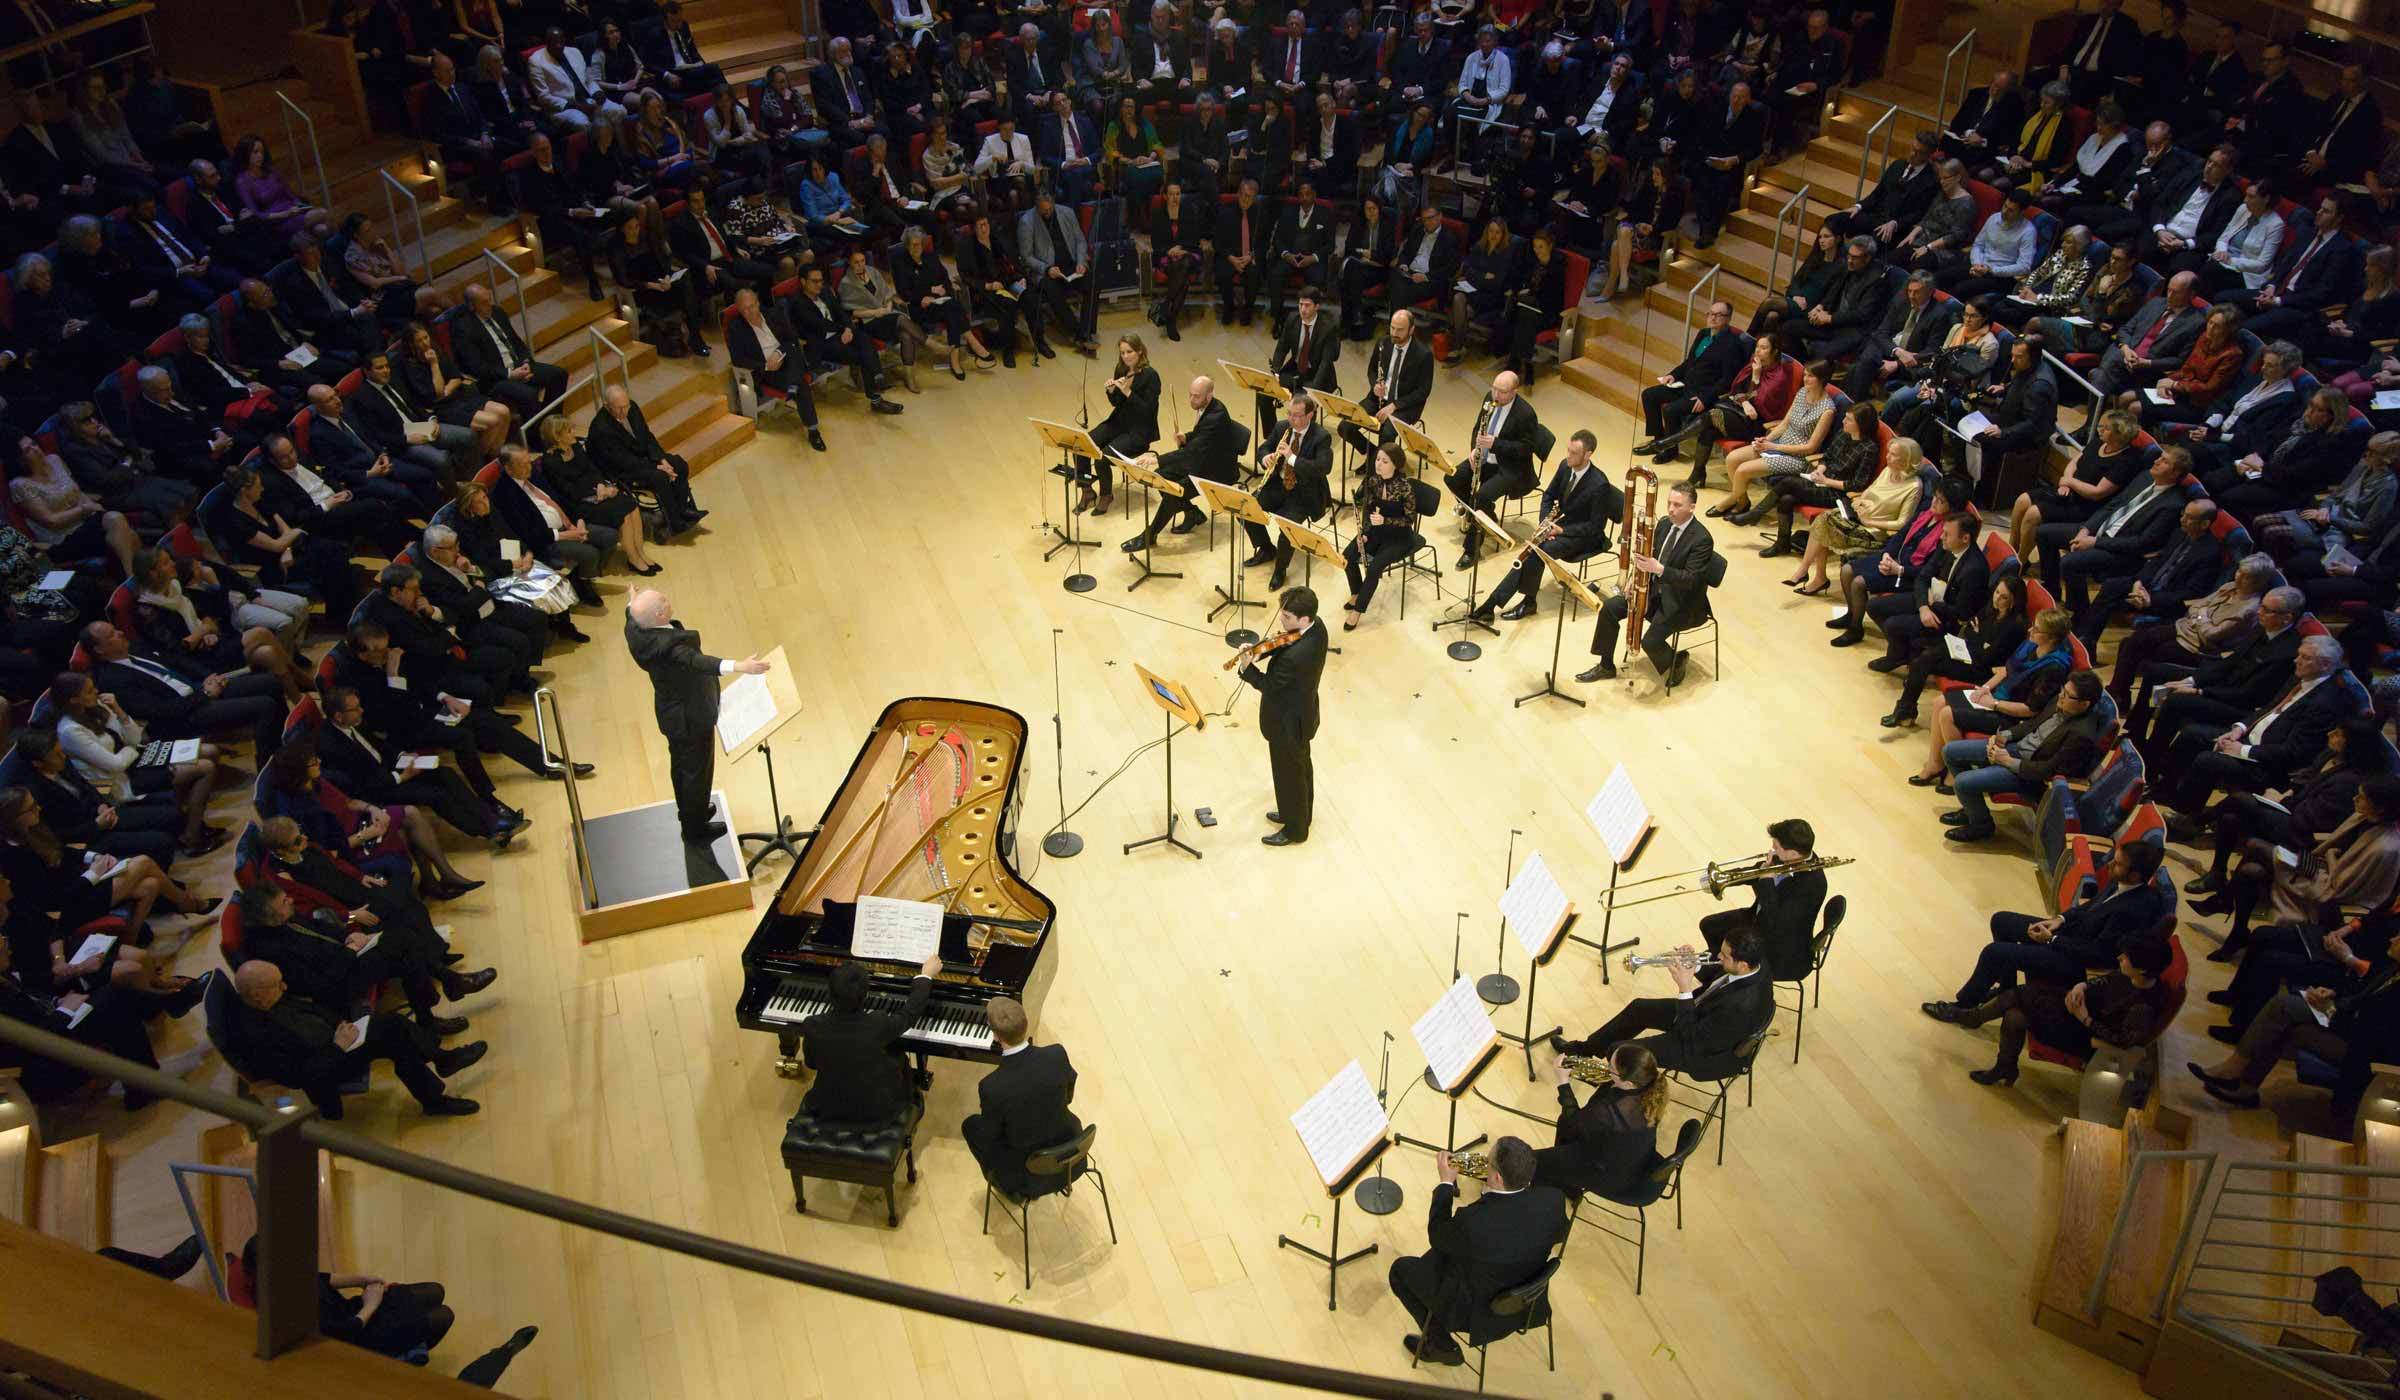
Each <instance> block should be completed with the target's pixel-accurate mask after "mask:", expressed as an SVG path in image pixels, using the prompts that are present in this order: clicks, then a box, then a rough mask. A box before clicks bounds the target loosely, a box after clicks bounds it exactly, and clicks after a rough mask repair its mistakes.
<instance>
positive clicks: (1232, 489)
mask: <svg viewBox="0 0 2400 1400" xmlns="http://www.w3.org/2000/svg"><path fill="white" fill-rule="evenodd" d="M1192 484H1193V485H1194V486H1197V487H1199V488H1200V494H1201V495H1203V496H1206V497H1207V498H1208V502H1209V504H1210V505H1213V506H1215V507H1216V508H1217V510H1218V512H1219V513H1221V514H1223V515H1226V516H1229V517H1231V518H1232V519H1234V520H1238V521H1243V522H1246V523H1249V524H1255V525H1261V526H1263V525H1265V524H1266V523H1267V521H1268V519H1269V517H1268V515H1267V513H1266V511H1265V510H1263V509H1262V508H1261V507H1260V506H1259V504H1258V497H1257V496H1255V495H1252V494H1251V493H1250V492H1248V491H1245V490H1243V489H1242V488H1241V487H1239V486H1235V485H1232V484H1230V483H1228V482H1222V481H1209V480H1206V479H1205V478H1194V479H1193V482H1192ZM1252 517H1256V518H1255V519H1253V518H1252ZM1242 538H1243V536H1242V532H1241V531H1240V530H1238V529H1235V528H1233V527H1232V526H1230V525H1229V526H1227V527H1226V530H1225V583H1224V584H1222V585H1219V586H1218V587H1217V597H1218V598H1220V599H1221V600H1222V601H1221V602H1219V603H1218V604H1217V605H1216V606H1215V607H1213V608H1210V609H1209V610H1208V620H1209V621H1210V622H1214V621H1216V620H1217V614H1218V613H1221V612H1223V611H1225V610H1226V609H1228V608H1231V609H1232V610H1233V623H1234V625H1233V626H1232V627H1231V628H1230V629H1228V630H1227V631H1226V633H1225V645H1227V646H1229V647H1246V646H1248V645H1250V644H1251V643H1252V642H1255V641H1257V640H1258V633H1256V632H1254V631H1252V630H1251V629H1250V628H1247V627H1244V626H1242V625H1241V622H1242V609H1244V608H1263V607H1265V606H1266V604H1265V603H1263V602H1261V601H1259V600H1258V599H1256V598H1245V597H1243V596H1242Z"/></svg>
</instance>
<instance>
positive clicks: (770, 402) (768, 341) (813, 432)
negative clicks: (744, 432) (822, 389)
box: [725, 287, 825, 452]
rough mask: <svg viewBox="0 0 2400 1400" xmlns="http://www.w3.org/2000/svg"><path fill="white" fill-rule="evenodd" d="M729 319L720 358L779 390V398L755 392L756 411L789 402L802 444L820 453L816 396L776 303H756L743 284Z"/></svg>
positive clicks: (754, 295)
mask: <svg viewBox="0 0 2400 1400" xmlns="http://www.w3.org/2000/svg"><path fill="white" fill-rule="evenodd" d="M733 312H734V314H733V318H732V319H731V320H730V321H728V322H726V325H725V358H726V359H727V360H729V361H731V362H732V364H733V366H734V368H736V369H746V370H748V371H750V373H751V374H752V375H753V376H755V377H756V378H757V380H758V382H759V383H760V384H762V385H766V386H768V387H771V388H774V389H776V390H778V391H779V392H781V393H782V394H783V397H782V398H780V399H770V398H768V397H766V396H765V395H763V394H762V395H760V396H759V406H758V412H759V416H760V417H762V418H763V417H765V416H766V414H767V412H768V410H770V409H771V408H773V407H774V406H775V405H776V404H778V403H782V404H789V405H791V407H792V409H793V410H794V411H795V412H797V413H798V414H799V415H800V424H801V426H802V427H804V428H806V429H808V445H809V446H810V447H813V448H815V449H816V450H817V451H819V452H822V451H824V450H825V435H824V434H823V433H821V432H819V431H817V396H816V394H815V393H814V392H813V391H812V390H811V389H810V388H809V384H808V367H807V366H806V365H805V364H803V363H802V362H801V361H802V358H803V357H802V355H801V353H800V346H801V341H800V335H799V333H798V332H797V331H795V330H793V329H792V321H791V318H790V317H789V316H787V315H785V314H784V310H783V308H782V307H780V306H767V305H764V304H762V303H761V302H760V301H759V297H758V291H757V289H756V288H753V287H744V288H742V289H741V290H740V291H738V292H735V293H734V294H733Z"/></svg>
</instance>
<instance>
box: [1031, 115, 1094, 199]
mask: <svg viewBox="0 0 2400 1400" xmlns="http://www.w3.org/2000/svg"><path fill="white" fill-rule="evenodd" d="M1033 154H1034V159H1036V160H1038V161H1040V162H1041V163H1042V166H1043V168H1044V169H1046V170H1048V171H1049V172H1050V184H1051V188H1053V189H1055V190H1056V191H1058V194H1059V197H1060V199H1062V200H1063V201H1065V202H1066V203H1067V204H1070V205H1077V204H1088V203H1090V202H1091V198H1092V192H1093V190H1094V189H1095V187H1096V186H1097V184H1098V179H1099V161H1100V133H1099V132H1097V131H1095V130H1093V129H1092V119H1091V118H1090V117H1087V116H1085V115H1084V114H1083V113H1081V112H1079V111H1077V110H1075V99H1074V98H1073V97H1071V96H1069V95H1068V94H1067V92H1066V91H1065V90H1064V89H1061V90H1059V91H1057V92H1054V93H1052V94H1050V102H1049V109H1048V110H1047V111H1045V112H1043V113H1042V114H1041V121H1040V123H1039V124H1038V125H1037V126H1036V127H1035V128H1034V133H1033Z"/></svg>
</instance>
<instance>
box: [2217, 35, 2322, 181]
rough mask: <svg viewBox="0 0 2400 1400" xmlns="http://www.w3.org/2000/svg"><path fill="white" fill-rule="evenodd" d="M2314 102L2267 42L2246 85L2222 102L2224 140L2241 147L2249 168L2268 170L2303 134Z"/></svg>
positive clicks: (2277, 47) (2281, 53) (2281, 52)
mask: <svg viewBox="0 0 2400 1400" xmlns="http://www.w3.org/2000/svg"><path fill="white" fill-rule="evenodd" d="M2314 105H2315V101H2314V99H2312V98H2311V97H2310V96H2309V95H2308V89H2307V88H2306V87H2303V86H2302V85H2301V83H2300V77H2299V75H2298V74H2296V73H2294V72H2293V71H2292V64H2291V56H2290V54H2289V53H2288V52H2287V51H2286V50H2285V48H2284V46H2283V45H2281V44H2268V45H2266V46H2265V47H2264V48H2261V49H2260V50H2259V51H2258V72H2257V73H2256V74H2254V75H2252V77H2251V79H2250V83H2249V86H2248V87H2247V88H2245V89H2244V90H2243V91H2242V92H2240V93H2239V94H2237V95H2236V96H2235V97H2234V99H2233V100H2232V101H2231V102H2229V103H2227V104H2226V107H2225V128H2224V129H2225V139H2227V140H2229V141H2231V142H2233V143H2234V144H2235V145H2237V146H2239V147H2241V149H2242V163H2243V164H2244V165H2246V166H2248V167H2249V168H2250V169H2252V170H2267V169H2271V168H2273V167H2274V166H2276V165H2279V164H2281V163H2282V160H2283V158H2284V156H2285V155H2286V154H2287V153H2291V151H2292V148H2293V147H2294V146H2296V145H2298V144H2299V143H2300V142H2301V141H2302V140H2304V139H2305V138H2306V136H2307V133H2308V128H2309V127H2310V125H2311V123H2310V121H2309V117H2310V116H2311V115H2312V114H2313V108H2314Z"/></svg>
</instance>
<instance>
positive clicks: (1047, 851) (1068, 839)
mask: <svg viewBox="0 0 2400 1400" xmlns="http://www.w3.org/2000/svg"><path fill="white" fill-rule="evenodd" d="M1042 854H1043V855H1046V856H1054V857H1056V858H1057V859H1059V860H1065V859H1067V858H1068V857H1070V856H1079V855H1082V854H1083V838H1082V837H1080V836H1078V835H1076V834H1075V833H1074V832H1072V831H1063V830H1062V831H1053V832H1051V833H1050V834H1049V835H1048V836H1045V837H1043V838H1042Z"/></svg>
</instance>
